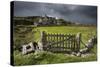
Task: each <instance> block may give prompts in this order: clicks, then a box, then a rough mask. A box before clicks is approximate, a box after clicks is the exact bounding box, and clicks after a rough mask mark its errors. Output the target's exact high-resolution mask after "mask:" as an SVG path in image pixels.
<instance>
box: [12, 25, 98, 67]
mask: <svg viewBox="0 0 100 67" xmlns="http://www.w3.org/2000/svg"><path fill="white" fill-rule="evenodd" d="M41 31H46V32H47V33H62V34H77V33H78V32H80V33H82V41H83V42H84V43H87V41H88V39H89V38H90V37H91V36H93V35H96V27H81V26H78V27H76V26H51V27H49V26H48V27H34V26H32V25H31V26H16V27H14V31H13V32H14V37H13V38H14V65H27V64H28V65H29V64H52V63H63V62H64V63H66V62H84V61H95V60H97V56H96V49H97V47H96V45H95V46H94V48H93V49H92V50H91V53H93V52H94V54H92V55H90V56H86V57H76V56H70V55H67V54H63V53H51V52H40V53H38V54H34V53H30V54H28V55H22V54H21V52H20V51H18V50H19V48H20V46H21V45H23V44H27V43H29V42H31V41H32V42H33V41H39V40H40V33H41ZM81 47H82V45H81Z"/></svg>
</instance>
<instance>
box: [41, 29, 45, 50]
mask: <svg viewBox="0 0 100 67" xmlns="http://www.w3.org/2000/svg"><path fill="white" fill-rule="evenodd" d="M45 35H46V34H45V31H42V32H41V43H42V46H43V50H44V49H45V45H46V36H45Z"/></svg>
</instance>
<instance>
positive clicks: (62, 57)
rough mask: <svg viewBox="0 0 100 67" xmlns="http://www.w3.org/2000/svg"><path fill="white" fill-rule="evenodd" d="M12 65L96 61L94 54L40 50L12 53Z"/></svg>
mask: <svg viewBox="0 0 100 67" xmlns="http://www.w3.org/2000/svg"><path fill="white" fill-rule="evenodd" d="M14 59H15V60H14V65H34V64H56V63H72V62H86V61H96V60H97V58H96V55H91V56H86V57H77V56H70V55H66V54H61V53H51V52H46V51H45V52H40V53H38V54H35V53H30V54H28V55H22V54H21V53H19V54H14Z"/></svg>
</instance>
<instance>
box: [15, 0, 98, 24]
mask: <svg viewBox="0 0 100 67" xmlns="http://www.w3.org/2000/svg"><path fill="white" fill-rule="evenodd" d="M45 14H46V15H47V16H50V17H56V18H62V19H65V20H67V21H72V22H80V23H83V24H84V23H91V24H96V23H97V7H96V6H86V5H71V4H51V3H37V2H22V1H15V2H14V16H44V15H45Z"/></svg>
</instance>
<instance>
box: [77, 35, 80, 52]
mask: <svg viewBox="0 0 100 67" xmlns="http://www.w3.org/2000/svg"><path fill="white" fill-rule="evenodd" d="M80 41H81V33H77V35H76V46H77V48H76V50H77V52H78V51H79V50H80Z"/></svg>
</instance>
